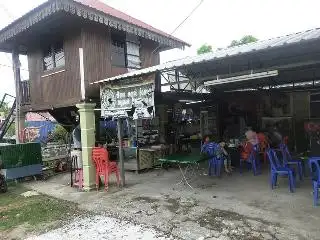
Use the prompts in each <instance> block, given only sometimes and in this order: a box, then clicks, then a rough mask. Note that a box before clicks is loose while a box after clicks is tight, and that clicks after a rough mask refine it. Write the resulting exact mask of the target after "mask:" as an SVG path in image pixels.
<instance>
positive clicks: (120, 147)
mask: <svg viewBox="0 0 320 240" xmlns="http://www.w3.org/2000/svg"><path fill="white" fill-rule="evenodd" d="M117 127H118V146H119V147H118V148H119V163H120V175H121V185H122V187H124V186H125V183H126V181H125V172H124V159H123V158H124V157H123V150H122V119H121V118H118V122H117Z"/></svg>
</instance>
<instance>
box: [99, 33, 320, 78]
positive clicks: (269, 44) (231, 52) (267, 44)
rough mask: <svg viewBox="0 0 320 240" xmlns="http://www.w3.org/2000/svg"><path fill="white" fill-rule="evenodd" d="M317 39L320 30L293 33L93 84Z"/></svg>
mask: <svg viewBox="0 0 320 240" xmlns="http://www.w3.org/2000/svg"><path fill="white" fill-rule="evenodd" d="M319 38H320V28H316V29H312V30H307V31H303V32H298V33H293V34H289V35H285V36H281V37H276V38H272V39H268V40H261V41H257V42H254V43H248V44H244V45H240V46H236V47H231V48H226V49H221V50H217V51H215V52H211V53H206V54H201V55H197V56H192V57H186V58H182V59H178V60H174V61H170V62H166V63H163V64H160V65H156V66H153V67H149V68H144V69H141V70H137V71H133V72H129V73H126V74H122V75H118V76H115V77H111V78H107V79H104V80H100V81H96V82H94V83H102V82H108V81H113V80H119V79H125V78H130V77H139V76H142V75H146V74H151V73H154V72H156V71H163V70H171V69H174V68H179V67H183V66H188V65H191V64H195V63H201V62H209V61H214V60H217V59H222V58H225V57H228V56H237V55H241V54H246V53H250V52H255V51H256V52H258V51H262V50H266V49H272V48H277V47H281V46H288V45H291V44H296V43H299V42H303V41H310V40H315V39H319Z"/></svg>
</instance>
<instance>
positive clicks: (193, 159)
mask: <svg viewBox="0 0 320 240" xmlns="http://www.w3.org/2000/svg"><path fill="white" fill-rule="evenodd" d="M207 159H208V157H206V156H203V155H200V154H197V155H195V154H173V155H170V156H167V157H165V158H160V159H159V162H160V163H161V165H162V164H164V163H172V164H177V165H178V167H179V170H180V173H181V176H182V178H181V181H180V182H179V183H177V184H180V183H183V182H184V183H185V184H187V185H188V186H189V187H190V188H191V189H193V187H192V186H191V185H190V184H189V182H188V180H187V176H186V175H187V173H188V170H189V171H191V176H192V175H193V174H194V172H195V170H196V168H197V167H198V166H199V163H200V162H202V161H205V160H207ZM183 166H184V169H183Z"/></svg>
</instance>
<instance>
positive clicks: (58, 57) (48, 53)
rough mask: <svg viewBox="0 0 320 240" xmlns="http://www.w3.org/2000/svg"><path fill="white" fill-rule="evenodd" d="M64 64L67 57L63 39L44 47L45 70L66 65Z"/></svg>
mask: <svg viewBox="0 0 320 240" xmlns="http://www.w3.org/2000/svg"><path fill="white" fill-rule="evenodd" d="M64 65H65V58H64V50H63V42H62V41H59V42H56V43H54V44H51V45H49V46H47V47H46V48H45V49H44V57H43V69H44V70H45V71H46V70H51V69H54V68H60V67H64Z"/></svg>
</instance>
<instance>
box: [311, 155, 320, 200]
mask: <svg viewBox="0 0 320 240" xmlns="http://www.w3.org/2000/svg"><path fill="white" fill-rule="evenodd" d="M309 167H310V171H311V176H312V187H313V205H314V206H317V205H318V201H319V190H318V189H319V188H320V157H317V158H316V157H313V158H309Z"/></svg>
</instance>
